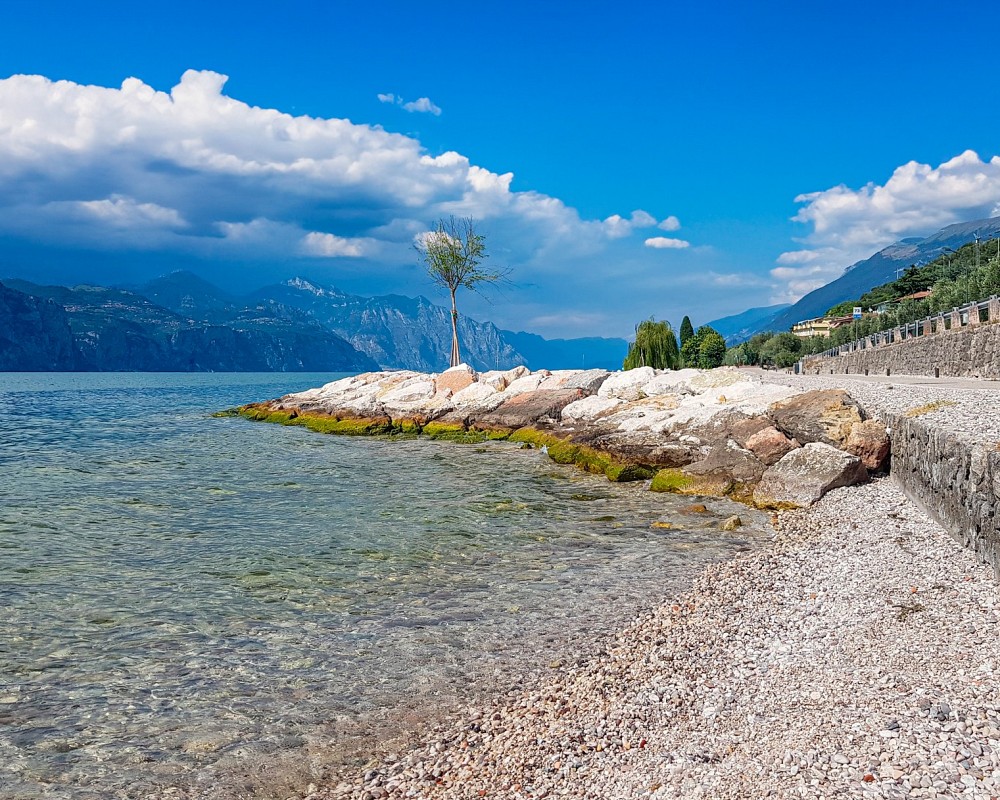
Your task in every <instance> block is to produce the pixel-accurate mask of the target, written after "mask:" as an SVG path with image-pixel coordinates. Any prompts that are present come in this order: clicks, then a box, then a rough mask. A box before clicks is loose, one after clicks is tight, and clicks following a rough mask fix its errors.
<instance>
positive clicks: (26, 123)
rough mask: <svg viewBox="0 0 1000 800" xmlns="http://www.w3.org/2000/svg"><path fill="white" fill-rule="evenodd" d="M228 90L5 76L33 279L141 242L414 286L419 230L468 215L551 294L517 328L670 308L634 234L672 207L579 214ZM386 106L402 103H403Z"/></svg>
mask: <svg viewBox="0 0 1000 800" xmlns="http://www.w3.org/2000/svg"><path fill="white" fill-rule="evenodd" d="M225 83H226V77H225V76H224V75H220V74H218V73H214V72H207V71H206V72H196V71H188V72H186V73H184V75H183V76H182V78H181V80H180V82H179V83H178V84H177V85H176V86H174V87H173V88H172V89H171V90H170V91H157V90H155V89H153V88H152V87H150V86H148V85H146V84H145V83H143V82H142V81H140V80H138V79H136V78H128V79H127V80H125V81H124V82H123V83H122V85H121V86H120V87H119V88H106V87H100V86H88V85H82V84H77V83H73V82H70V81H51V80H49V79H47V78H45V77H43V76H38V75H15V76H12V77H10V78H6V79H2V80H0V259H5V262H4V263H8V262H12V261H14V259H13V258H7V257H6V254H9V253H11V252H14V251H15V250H16V252H17V253H18V255H17V259H18V263H24V265H25V266H24V270H25V272H26V273H28V275H30V274H31V270H32V269H33V264H32V263H29V261H27V260H25V259H27V258H28V256H27V255H25V254H26V253H30V252H37V253H39V254H43V253H44V252H45V248H54V249H56V250H59V251H60V252H65V251H66V250H72V248H74V247H81V248H86V249H87V250H88V251H90V252H93V253H103V252H111V251H115V252H117V253H122V254H124V255H123V256H122V258H120V259H118V260H112V261H107V260H106V259H101V260H102V261H107V263H108V264H116V265H128V264H130V263H140V262H142V260H138V261H136V260H134V259H129V258H127V257H126V256H127V254H128V253H130V252H133V251H134V252H144V253H145V252H150V251H156V252H159V253H162V254H164V255H166V256H179V257H183V258H190V259H194V260H200V261H201V262H202V263H205V264H209V265H212V267H211V269H218V270H220V271H221V270H223V269H224V266H217V265H225V264H226V263H228V264H239V265H240V266H239V269H240V270H241V272H240V273H239V274H240V275H242V276H247V277H245V279H246V280H253V278H252V276H251V271H252V270H265V269H267V270H270V272H269V273H268V274H269V276H271V275H274V274H275V273H276V272H277V271H278V270H282V271H283V272H289V273H291V274H294V272H295V271H298V270H299V269H300V267H298V266H296V264H297V263H299V262H305V263H306V265H307V266H306V268H308V269H313V268H318V269H322V268H323V267H324V265H325V264H326V263H328V262H329V263H331V265H332V264H334V263H335V264H336V269H337V272H335V273H333V272H331V274H330V276H329V277H330V278H331V280H336V281H338V282H339V281H341V280H342V279H343V278H344V276H345V275H348V276H349V275H353V276H355V277H356V280H357V281H358V282H359V283H360V282H361V281H363V280H368V281H369V286H368V288H367V291H371V292H373V293H375V292H384V291H399V292H403V293H412V294H416V293H419V292H420V291H426V284H425V282H423V281H422V273H421V272H420V271H419V270H418V269H417V267H416V264H417V257H416V254H415V253H414V252H413V248H412V241H413V237H414V236H415V235H416V234H418V233H419V232H420V231H425V230H427V229H428V228H430V227H432V225H433V223H434V221H435V220H437V219H438V218H439V217H441V216H447V215H449V214H455V215H456V216H473V217H475V218H476V220H477V222H478V223H479V226H480V229H481V230H482V231H483V232H484V233H486V234H487V235H488V244H489V249H490V252H491V255H492V256H493V258H494V260H495V261H496V262H497V263H498V264H501V265H503V266H509V267H511V268H512V269H513V276H514V279H515V281H517V280H519V278H518V277H517V276H518V275H520V276H524V277H523V278H521V279H520V280H522V281H523V282H524V283H528V282H529V281H530V285H531V286H537V287H541V288H539V289H538V291H539V292H541V293H542V294H543V295H545V297H544V298H543V297H541V296H539V297H533V298H532V299H531V301H530V304H531V308H532V309H533V310H532V312H531V314H530V315H529V314H527V313H526V312H517V311H516V310H513V309H514V308H515V305H516V302H521V301H515V300H511V303H510V305H509V307H510V308H511V309H512V310H510V312H509V314H510V322H509V324H511V325H519V324H521V322H520V320H522V319H529V318H531V317H533V316H539V315H541V314H544V313H547V312H545V311H544V310H538V311H536V310H534V309H536V308H539V307H545V306H548V307H551V306H552V305H553V304H554V303H555V302H556V301H554V300H553V298H557V297H563V296H564V295H568V293H570V292H576V293H577V295H578V296H579V297H580V298H583V299H582V300H580V301H579V302H578V304H579V305H580V306H581V309H582V311H581V313H589V311H594V313H597V311H596V310H598V309H599V310H600V313H602V314H605V315H606V318H607V319H613V318H617V317H616V315H620V317H621V318H622V319H627V320H631V321H629V322H628V323H627V324H625V325H622V326H621V327H622V328H623V329H625V330H631V326H632V324H633V323H634V320H632V317H633V316H635V315H636V314H638V315H639V316H640V317H641V316H643V315H645V316H648V315H649V314H650V313H654V311H655V312H656V313H659V314H662V313H665V312H664V310H663V309H662V308H661V306H662V298H661V297H659V296H657V297H654V296H653V295H652V293H648V294H649V299H648V302H649V304H650V309H649V310H648V311H644V310H643V309H642V308H637V307H636V303H635V295H636V289H637V287H638V288H640V289H641V288H642V287H649V286H651V285H653V284H652V283H651V282H653V281H655V280H658V279H659V278H660V277H661V276H662V263H661V259H658V258H656V257H655V255H654V254H653V253H652V252H650V251H649V250H648V249H647V248H645V247H642V246H640V244H639V243H640V242H641V241H642V239H640V238H638V237H635V236H634V234H635V232H636V231H638V230H640V229H644V228H653V227H654V226H656V225H657V224H659V225H660V227H661V228H662V227H663V226H665V225H667V226H668V228H669V227H670V225H672V224H673V223H670V225H668V222H669V220H670V219H672V218H671V217H668V218H667V219H666V220H664V221H663V222H660V223H657V221H656V218H655V217H654V216H653V215H652V214H650V213H649V212H647V211H644V210H642V209H636V210H634V211H632V212H631V213H630V214H628V215H621V214H611V215H610V216H608V217H606V218H604V219H587V218H581V216H580V214H579V213H578V212H577V210H576V209H574V208H573V207H571V206H569V205H567V204H566V203H565V202H563V201H562V200H561V199H559V198H557V197H552V196H549V195H545V194H542V193H540V192H535V191H516V190H514V188H513V183H514V175H513V173H511V172H502V173H497V172H493V171H491V170H489V169H486V168H484V167H481V166H478V165H475V164H472V163H470V161H469V159H468V158H466V157H465V156H463V155H462V154H460V153H457V152H453V151H449V152H445V153H441V154H431V153H428V152H427V151H426V150H425V149H424V148H423V146H422V145H421V143H420V142H419V141H418V140H417V139H415V138H413V137H410V136H404V135H401V134H395V133H390V132H388V131H386V130H384V129H383V128H381V127H380V126H377V125H361V124H355V123H353V122H350V121H349V120H345V119H337V118H330V119H324V118H316V117H308V116H293V115H290V114H286V113H282V112H281V111H278V110H276V109H270V108H260V107H255V106H251V105H248V104H246V103H243V102H241V101H239V100H235V99H233V98H230V97H228V96H226V95H225V94H224V93H223V89H224V86H225ZM379 100H380V101H383V102H391V103H393V104H394V105H398V104H400V98H399V97H398V95H391V96H390V95H388V94H385V95H381V96H380V97H379ZM415 102H418V103H419V102H420V101H419V100H418V101H415ZM429 102H430V101H428V103H429ZM657 238H658V239H662V241H664V242H673V244H660V245H649V246H651V247H657V246H659V247H664V246H665V247H674V248H684V247H687V243H686V242H682V240H679V239H677V240H667V239H663V237H657ZM652 241H657V239H654V240H652ZM32 248H34V249H33V250H32ZM696 249H697V248H691V252H689V254H688V255H690V256H691V257H695V256H697V255H698V254H696V253H694V252H693V251H694V250H696ZM35 258H36V261H35V262H34V264H41V263H44V262H45V260H46V257H45V256H44V255H38V256H36V257H35ZM96 258H99V257H98V256H95V259H96ZM149 263H150V264H153V263H154V262H153V261H150V262H149ZM155 263H162V261H159V262H155ZM116 268H118V269H126V268H127V269H132V270H137V269H138V267H135V266H118V267H116ZM148 268H149V269H151V270H152V269H159V267H155V266H150V267H148ZM106 269H108V270H110V269H112V267H107V268H106ZM234 269H235V268H234ZM133 274H134V273H133ZM230 274H232V273H230ZM291 274H286V275H285V277H290V276H291ZM609 276H611V277H613V280H611V281H610V282H609ZM206 277H209V278H211V277H212V274H211V271H208V272H206ZM317 277H322V275H318V276H317ZM567 287H571V288H569V289H568V288H567ZM355 288H356V290H358V291H365V290H366V288H365V287H364V286H361V285H356V286H355ZM524 291H525V292H527V291H528V290H524ZM531 291H535V290H534V289H532V290H531ZM546 293H547V294H546ZM524 302H525V303H527V302H528V301H524ZM558 302H559V303H560V304H561V303H562V301H561V300H560V301H558ZM566 302H570V301H569V300H567V301H566ZM671 302H675V301H674V300H671ZM676 302H680V301H679V300H678V301H676ZM588 303H589V304H591V305H590V306H589V310H588V308H587V304H588ZM523 307H524V306H522V308H523ZM616 309H617V310H616ZM668 311H669V309H668ZM489 313H490V314H491V315H495V314H496V313H498V312H496V311H495V310H494V311H490V312H489ZM519 313H520V316H518V315H519ZM553 313H554V312H553ZM567 324H569V323H567ZM570 332H571V331H569V330H567V331H566V333H570ZM583 332H586V331H583Z"/></svg>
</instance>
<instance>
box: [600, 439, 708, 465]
mask: <svg viewBox="0 0 1000 800" xmlns="http://www.w3.org/2000/svg"><path fill="white" fill-rule="evenodd" d="M589 444H590V445H591V446H592V447H594V448H595V449H597V450H603V451H604V452H606V453H610V454H611V455H613V456H615V457H616V458H619V459H621V460H622V461H626V462H630V463H634V464H649V465H650V466H655V467H682V466H684V465H685V464H690V463H691V462H692V461H695V460H696V459H699V458H701V457H702V453H701V452H700V450H698V448H697V447H692V446H691V445H688V444H684V443H682V442H677V441H670V440H666V439H664V438H663V437H662V436H660V435H659V434H655V433H652V432H650V431H618V432H614V433H603V434H600V435H598V436H596V437H594V438H593V439H592V440H591V441H590V442H589Z"/></svg>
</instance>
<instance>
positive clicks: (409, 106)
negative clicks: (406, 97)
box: [403, 97, 441, 117]
mask: <svg viewBox="0 0 1000 800" xmlns="http://www.w3.org/2000/svg"><path fill="white" fill-rule="evenodd" d="M403 110H404V111H409V112H411V113H412V112H417V113H420V114H433V115H434V116H435V117H440V116H441V107H440V106H438V105H436V104H435V103H433V102H431V99H430V98H429V97H418V98H417V99H416V100H412V101H410V102H409V103H403Z"/></svg>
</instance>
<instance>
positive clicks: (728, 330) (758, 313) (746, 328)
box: [708, 303, 791, 344]
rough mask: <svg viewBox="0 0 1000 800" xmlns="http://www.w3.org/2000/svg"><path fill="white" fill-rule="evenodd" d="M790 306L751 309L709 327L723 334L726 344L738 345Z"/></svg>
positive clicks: (721, 319) (720, 320) (711, 323)
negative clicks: (763, 323) (761, 325)
mask: <svg viewBox="0 0 1000 800" xmlns="http://www.w3.org/2000/svg"><path fill="white" fill-rule="evenodd" d="M790 305H791V304H790V303H779V304H778V305H774V306H764V307H762V308H750V309H747V310H746V311H744V312H743V313H742V314H734V315H733V316H731V317H721V318H720V319H717V320H713V321H712V322H709V323H708V325H709V327H712V328H715V330H717V331H718V332H719V333H721V334H722V336H723V338H725V340H726V344H736V343H738V342H742V341H745V340H746V339H749V338H750V337H751V336H752V335H753V334H754V333H755V332H756V331H757V330H758V326H759V325H760V324H761V323H762V322H766V321H768V320H771V319H773V318H774V317H775V316H777V315H778V314H780V313H781V312H782V311H784V310H785V309H786V308H788V307H789V306H790Z"/></svg>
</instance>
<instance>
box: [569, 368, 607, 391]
mask: <svg viewBox="0 0 1000 800" xmlns="http://www.w3.org/2000/svg"><path fill="white" fill-rule="evenodd" d="M610 374H611V373H610V372H608V371H607V370H606V369H585V370H580V371H578V372H574V373H573V374H572V375H568V376H566V377H564V378H563V379H562V380H561V381H560V384H561V387H560V388H563V389H579V390H580V391H582V392H583V393H584V394H594V393H596V392H597V391H598V390H599V389H600V388H601V386H602V385H603V384H604V381H606V380H607V379H608V376H609V375H610Z"/></svg>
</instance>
